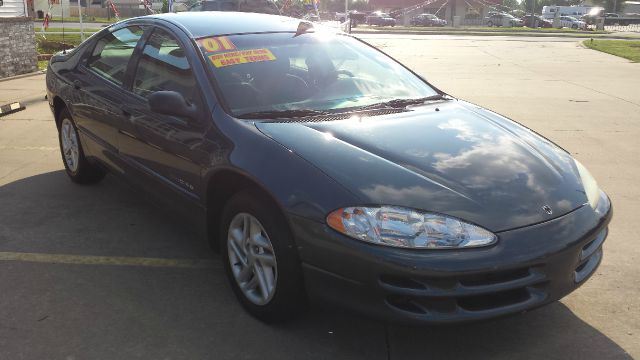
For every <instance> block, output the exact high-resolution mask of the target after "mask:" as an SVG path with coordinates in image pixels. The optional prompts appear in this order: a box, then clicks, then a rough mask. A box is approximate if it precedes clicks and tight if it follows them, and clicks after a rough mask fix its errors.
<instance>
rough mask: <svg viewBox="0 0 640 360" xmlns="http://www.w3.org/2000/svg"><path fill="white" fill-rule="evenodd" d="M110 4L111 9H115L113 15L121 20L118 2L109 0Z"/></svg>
mask: <svg viewBox="0 0 640 360" xmlns="http://www.w3.org/2000/svg"><path fill="white" fill-rule="evenodd" d="M108 4H109V7H110V8H111V10H112V11H113V15H114V16H115V17H116V20H117V21H120V12H119V11H118V8H117V7H116V4H114V3H113V1H112V0H109V2H108Z"/></svg>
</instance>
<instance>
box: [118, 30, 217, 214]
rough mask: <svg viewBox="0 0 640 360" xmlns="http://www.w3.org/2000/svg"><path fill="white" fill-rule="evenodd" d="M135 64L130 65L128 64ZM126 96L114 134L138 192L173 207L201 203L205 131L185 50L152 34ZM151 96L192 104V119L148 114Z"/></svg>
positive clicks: (163, 34)
mask: <svg viewBox="0 0 640 360" xmlns="http://www.w3.org/2000/svg"><path fill="white" fill-rule="evenodd" d="M134 61H135V60H134ZM130 91H131V93H130V96H129V99H128V100H127V102H126V103H125V104H124V105H123V106H124V109H125V111H126V112H127V114H126V117H127V120H126V126H124V127H123V128H122V130H121V134H120V139H121V140H120V154H121V156H122V157H123V159H125V161H126V162H127V163H129V164H130V165H131V168H132V169H133V171H135V172H137V173H138V174H136V175H135V176H134V177H135V178H136V179H143V180H142V181H143V184H142V185H143V186H144V187H146V188H148V189H149V190H151V191H152V192H154V193H156V194H157V195H160V197H161V198H162V200H166V201H167V202H169V203H171V204H172V205H174V206H177V205H179V203H180V204H185V203H184V202H183V201H182V200H187V203H186V205H188V206H189V207H191V205H194V206H199V205H201V204H203V203H204V199H203V196H204V188H203V184H202V182H201V176H200V175H201V169H202V166H203V165H204V164H205V163H206V161H207V159H208V156H207V153H206V152H205V151H204V150H203V139H204V134H205V132H206V130H207V129H208V128H209V126H211V124H212V123H211V119H210V116H211V115H210V112H209V111H208V109H206V107H205V105H204V102H203V101H202V96H201V93H200V87H199V85H198V82H197V81H196V79H195V77H194V75H193V71H192V67H191V65H190V63H189V61H188V56H187V54H186V51H185V47H184V46H183V45H182V44H181V43H180V42H179V41H178V40H176V38H175V37H174V36H173V35H171V34H170V33H169V32H168V31H165V30H163V29H161V28H155V29H154V30H153V32H152V33H151V35H150V36H149V38H148V40H147V42H146V44H145V45H144V47H143V48H142V50H141V52H140V55H139V56H138V63H137V66H136V68H135V75H134V76H133V80H132V83H131V89H130ZM156 91H175V92H178V93H180V94H182V96H183V97H184V98H185V99H186V101H187V102H189V103H191V104H194V105H195V106H196V108H197V109H198V110H199V112H200V116H198V118H197V119H190V118H180V117H175V116H169V115H163V114H158V113H154V112H152V111H151V110H150V109H149V105H148V101H147V99H148V97H149V96H150V95H151V94H153V93H154V92H156Z"/></svg>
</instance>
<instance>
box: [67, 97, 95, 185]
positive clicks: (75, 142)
mask: <svg viewBox="0 0 640 360" xmlns="http://www.w3.org/2000/svg"><path fill="white" fill-rule="evenodd" d="M59 119H60V128H59V129H58V143H59V145H60V154H61V155H62V163H63V164H64V168H65V170H66V172H67V175H68V176H69V178H71V180H72V181H73V182H75V183H77V184H95V183H97V182H99V181H100V180H102V179H103V178H104V176H105V172H104V170H102V169H101V168H99V167H98V166H96V165H94V164H92V163H90V162H89V161H88V160H87V158H86V157H85V155H84V150H83V149H82V143H81V142H80V136H79V135H78V128H77V127H76V124H75V122H74V121H73V118H72V117H71V114H69V111H68V110H67V109H63V110H62V111H61V112H60V115H59Z"/></svg>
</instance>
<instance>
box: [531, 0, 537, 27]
mask: <svg viewBox="0 0 640 360" xmlns="http://www.w3.org/2000/svg"><path fill="white" fill-rule="evenodd" d="M535 14H536V0H531V27H532V28H535V27H536V18H535Z"/></svg>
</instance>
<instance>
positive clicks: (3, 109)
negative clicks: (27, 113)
mask: <svg viewBox="0 0 640 360" xmlns="http://www.w3.org/2000/svg"><path fill="white" fill-rule="evenodd" d="M26 108H27V107H26V106H24V105H23V104H21V103H19V102H14V103H10V104H7V105H2V106H0V117H2V116H5V115H9V114H12V113H14V112H18V111H21V110H24V109H26Z"/></svg>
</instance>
